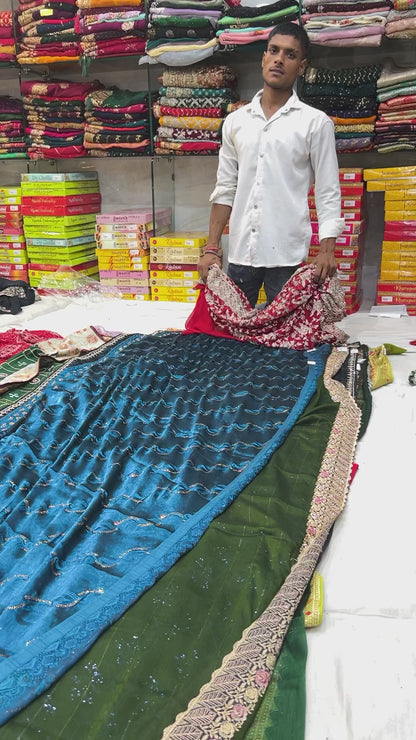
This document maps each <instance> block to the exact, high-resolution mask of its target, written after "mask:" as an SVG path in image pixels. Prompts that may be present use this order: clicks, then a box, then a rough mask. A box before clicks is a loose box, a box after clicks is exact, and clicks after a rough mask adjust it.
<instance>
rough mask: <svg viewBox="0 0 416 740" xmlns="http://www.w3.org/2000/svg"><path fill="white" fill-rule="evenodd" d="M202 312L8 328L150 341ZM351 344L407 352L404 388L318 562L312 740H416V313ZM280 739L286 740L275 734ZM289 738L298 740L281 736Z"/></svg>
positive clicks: (41, 308) (54, 312) (97, 301)
mask: <svg viewBox="0 0 416 740" xmlns="http://www.w3.org/2000/svg"><path fill="white" fill-rule="evenodd" d="M192 307H193V306H192V304H185V303H184V304H180V303H152V302H134V301H123V300H120V299H109V298H100V297H90V298H87V297H82V298H76V299H74V300H69V299H67V298H62V297H60V298H58V297H44V298H42V299H41V300H40V301H38V302H36V303H35V304H34V305H32V306H27V307H26V308H24V309H23V311H22V312H21V313H20V314H18V315H17V316H6V315H0V331H5V330H6V329H8V328H11V327H16V328H31V329H49V330H54V331H57V332H59V333H60V334H62V335H67V334H69V333H71V332H72V331H74V330H76V329H80V328H83V327H84V326H87V325H93V326H94V325H95V326H97V325H98V326H103V327H105V328H106V329H113V330H120V331H123V332H143V333H150V332H153V331H156V330H159V329H165V328H177V329H181V328H183V326H184V323H185V321H186V318H187V316H188V315H189V313H190V312H191V310H192ZM342 326H343V328H344V329H345V330H346V331H347V332H348V333H349V335H350V339H351V340H359V341H361V342H362V343H365V344H368V345H369V346H370V347H375V346H377V345H379V344H382V343H383V342H391V343H394V344H398V345H400V346H402V347H404V348H406V349H407V350H408V352H407V353H406V354H405V355H396V356H390V360H391V364H392V367H393V373H394V382H393V383H392V384H390V385H388V386H384V387H382V388H378V389H377V390H375V391H374V392H373V410H372V415H371V419H370V422H369V425H368V428H367V431H366V433H365V435H364V436H363V438H362V440H361V441H360V442H359V444H358V447H357V452H356V462H357V463H358V465H359V467H358V471H357V474H356V476H355V478H354V481H353V483H352V486H351V489H350V492H349V497H348V501H347V505H346V507H345V509H344V511H343V513H342V514H341V516H340V517H339V519H338V520H337V522H336V524H335V527H334V531H333V536H332V539H331V542H330V545H329V547H328V548H327V550H326V551H325V553H324V555H323V558H322V560H321V562H320V563H319V568H318V570H319V572H320V573H321V575H322V576H323V579H324V617H323V622H322V624H321V626H320V627H317V628H311V629H310V630H308V649H309V655H308V662H307V715H306V728H307V729H306V738H305V740H416V547H415V539H416V538H415V527H416V483H415V481H416V386H411V385H410V384H409V381H408V376H409V373H410V371H411V370H416V346H412V345H410V344H409V342H410V340H415V339H416V317H413V318H409V317H401V318H386V317H374V316H372V315H370V314H369V312H368V311H366V310H365V311H363V310H361V311H360V312H359V313H356V314H353V315H352V316H349V317H347V318H346V319H344V321H343V322H342ZM276 740H280V739H278V738H276ZM281 740H298V738H296V739H294V738H282V739H281Z"/></svg>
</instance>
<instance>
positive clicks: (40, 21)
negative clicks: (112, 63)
mask: <svg viewBox="0 0 416 740" xmlns="http://www.w3.org/2000/svg"><path fill="white" fill-rule="evenodd" d="M75 13H76V5H75V0H19V10H18V16H17V20H18V24H19V29H20V39H19V52H18V55H17V60H18V62H19V63H20V64H49V63H52V62H59V61H73V60H76V59H79V40H78V36H77V34H76V33H75Z"/></svg>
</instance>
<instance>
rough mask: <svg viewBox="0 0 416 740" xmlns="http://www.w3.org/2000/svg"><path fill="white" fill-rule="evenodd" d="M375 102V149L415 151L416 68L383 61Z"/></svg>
mask: <svg viewBox="0 0 416 740" xmlns="http://www.w3.org/2000/svg"><path fill="white" fill-rule="evenodd" d="M377 99H378V101H379V107H378V114H377V121H376V124H375V132H376V135H375V146H376V148H377V150H378V151H379V152H391V151H400V150H410V151H413V150H414V149H416V135H415V122H416V66H409V67H398V66H397V65H396V64H395V63H394V62H393V60H391V59H389V60H386V62H385V63H384V65H383V69H382V73H381V75H380V77H379V79H378V81H377Z"/></svg>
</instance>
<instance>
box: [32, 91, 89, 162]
mask: <svg viewBox="0 0 416 740" xmlns="http://www.w3.org/2000/svg"><path fill="white" fill-rule="evenodd" d="M97 87H101V85H100V83H99V82H96V81H94V82H89V83H85V82H84V83H81V82H67V81H63V80H62V81H60V80H54V81H50V82H37V81H33V80H28V81H23V82H22V83H21V86H20V89H21V94H22V99H23V105H24V110H25V113H26V119H27V124H28V125H27V128H26V133H27V137H28V154H29V157H30V158H31V159H72V157H85V156H86V155H87V154H88V152H87V150H86V149H85V148H84V126H85V120H84V111H85V98H86V96H87V95H88V93H90V92H92V91H93V90H95V89H97Z"/></svg>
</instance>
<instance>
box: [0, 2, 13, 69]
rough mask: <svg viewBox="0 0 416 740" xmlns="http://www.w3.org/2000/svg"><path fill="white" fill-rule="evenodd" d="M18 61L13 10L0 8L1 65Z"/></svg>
mask: <svg viewBox="0 0 416 740" xmlns="http://www.w3.org/2000/svg"><path fill="white" fill-rule="evenodd" d="M15 61H16V46H15V43H14V34H13V15H12V11H11V10H0V67H1V66H7V65H9V64H12V63H13V62H15Z"/></svg>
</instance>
